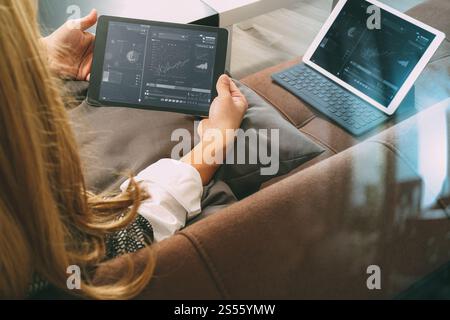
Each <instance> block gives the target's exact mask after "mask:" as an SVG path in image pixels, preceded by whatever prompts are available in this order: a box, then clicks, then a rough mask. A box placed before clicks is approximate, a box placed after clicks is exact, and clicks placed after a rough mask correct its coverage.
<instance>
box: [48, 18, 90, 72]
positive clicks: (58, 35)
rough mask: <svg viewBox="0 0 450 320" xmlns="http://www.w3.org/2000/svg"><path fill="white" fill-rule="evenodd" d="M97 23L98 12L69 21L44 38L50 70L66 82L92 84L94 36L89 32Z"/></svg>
mask: <svg viewBox="0 0 450 320" xmlns="http://www.w3.org/2000/svg"><path fill="white" fill-rule="evenodd" d="M96 23H97V11H96V10H95V9H94V10H92V11H91V13H90V14H89V15H87V16H86V17H84V18H81V19H77V20H69V21H67V22H66V23H65V24H64V25H62V26H61V27H60V28H59V29H58V30H56V31H55V32H53V33H52V34H51V35H50V36H48V37H46V38H43V39H42V40H43V43H44V45H45V48H46V51H47V57H48V60H49V63H50V68H51V69H52V71H53V72H55V73H56V74H57V75H58V76H59V77H61V78H64V79H75V80H89V78H90V74H91V67H92V58H93V47H94V40H95V36H94V35H93V34H91V33H89V32H86V30H87V29H89V28H90V27H92V26H94V25H95V24H96Z"/></svg>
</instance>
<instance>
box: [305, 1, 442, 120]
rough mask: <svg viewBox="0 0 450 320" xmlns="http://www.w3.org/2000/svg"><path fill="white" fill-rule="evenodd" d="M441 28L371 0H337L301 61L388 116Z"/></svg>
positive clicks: (431, 51) (424, 61)
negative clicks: (433, 26) (435, 27)
mask: <svg viewBox="0 0 450 320" xmlns="http://www.w3.org/2000/svg"><path fill="white" fill-rule="evenodd" d="M444 39H445V35H444V33H442V32H440V31H438V30H436V29H434V28H432V27H430V26H428V25H426V24H424V23H422V22H420V21H417V20H415V19H413V18H411V17H409V16H407V15H405V14H403V13H401V12H399V11H396V10H394V9H392V8H390V7H388V6H386V5H384V4H383V3H381V2H379V1H376V0H340V1H339V3H338V4H337V5H336V7H335V9H334V10H333V12H332V14H331V16H330V17H329V19H328V20H327V21H326V23H325V25H324V26H323V28H322V30H321V31H320V33H319V34H318V36H317V37H316V39H315V40H314V42H313V44H312V45H311V47H310V48H309V49H308V51H307V53H306V54H305V56H304V57H303V61H304V63H305V64H307V65H308V66H310V67H311V68H313V69H315V70H316V71H318V72H320V73H321V74H323V75H325V76H326V77H328V78H329V79H331V80H333V81H334V82H336V83H337V84H339V85H341V86H342V87H344V88H346V89H347V90H349V91H350V92H352V93H353V94H355V95H357V96H358V97H360V98H362V99H364V100H365V101H367V102H368V103H370V104H371V105H373V106H374V107H376V108H377V109H379V110H381V111H383V112H384V113H386V114H389V115H392V114H393V113H394V112H395V111H396V110H397V108H398V107H399V106H400V104H401V102H402V101H403V99H404V98H405V96H406V95H407V94H408V92H409V91H410V89H411V88H412V86H413V85H414V82H415V81H416V80H417V78H418V77H419V75H420V74H421V72H422V71H423V69H424V68H425V66H426V65H427V63H428V62H429V61H430V59H431V57H432V56H433V54H434V53H435V52H436V50H437V49H438V47H439V45H440V44H441V43H442V41H443V40H444Z"/></svg>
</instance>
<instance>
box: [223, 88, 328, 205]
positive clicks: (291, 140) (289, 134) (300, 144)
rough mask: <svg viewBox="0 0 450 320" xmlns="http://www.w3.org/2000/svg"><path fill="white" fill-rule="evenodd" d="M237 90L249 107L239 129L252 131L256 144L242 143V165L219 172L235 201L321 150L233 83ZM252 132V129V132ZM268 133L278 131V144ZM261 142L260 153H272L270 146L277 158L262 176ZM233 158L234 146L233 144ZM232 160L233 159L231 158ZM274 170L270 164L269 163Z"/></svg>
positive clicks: (262, 102)
mask: <svg viewBox="0 0 450 320" xmlns="http://www.w3.org/2000/svg"><path fill="white" fill-rule="evenodd" d="M237 84H238V87H239V89H240V90H241V91H242V93H244V95H245V96H246V97H247V100H248V102H249V105H250V108H249V110H248V112H247V114H246V115H245V117H244V120H243V122H242V125H241V128H242V129H243V130H244V131H247V132H249V131H252V132H254V133H255V137H256V136H257V138H258V141H256V140H255V142H256V143H247V144H246V146H245V147H246V150H245V152H246V155H247V156H248V157H247V163H246V164H231V165H230V164H225V165H223V166H222V168H221V169H220V170H219V172H218V174H217V179H219V180H223V181H225V182H226V183H227V184H228V185H229V186H230V188H231V189H232V190H233V192H234V194H235V195H236V196H237V197H238V199H242V198H244V197H246V196H249V195H251V194H253V193H255V192H256V191H258V190H259V189H260V187H261V185H262V184H263V183H264V182H266V181H269V180H272V179H273V178H275V177H278V176H282V175H285V174H287V173H289V172H291V171H292V170H293V169H295V168H297V167H299V166H300V165H302V164H304V163H306V162H308V161H309V160H311V159H313V158H315V157H317V156H318V155H319V154H321V153H323V152H324V151H325V150H324V149H323V148H322V147H321V146H320V145H318V144H317V143H315V142H314V141H312V140H311V139H310V138H308V137H307V136H306V135H304V134H303V133H301V132H299V131H298V130H297V129H296V128H295V127H294V126H293V125H292V124H291V123H290V122H288V121H286V120H285V119H283V117H282V116H281V115H280V114H279V113H278V112H277V111H276V110H275V109H274V108H273V107H272V106H271V105H270V104H268V103H267V102H266V101H265V100H264V99H262V98H261V97H260V96H259V95H258V94H256V93H255V92H254V91H253V90H251V89H250V88H248V87H247V86H245V85H244V84H242V83H239V82H238V83H237ZM255 129H256V130H255ZM258 129H268V130H269V131H267V132H266V131H262V132H258V131H257V130H258ZM270 130H276V131H277V132H279V135H278V138H279V139H278V141H277V140H272V135H271V132H270ZM261 142H263V143H264V145H265V146H266V147H267V149H266V150H265V151H264V152H266V151H268V152H269V154H270V153H271V152H272V147H275V149H279V150H278V155H277V154H274V155H271V157H272V158H273V160H274V161H276V162H277V163H278V162H279V164H278V165H277V167H278V168H277V170H276V171H274V173H271V174H268V175H264V174H262V172H261V169H262V168H265V167H268V166H267V165H264V164H263V163H262V162H261V159H260V158H259V157H258V155H259V153H260V151H261V148H260V147H261V145H260V144H261ZM235 150H236V151H235V155H236V152H237V146H236V145H235ZM252 156H253V157H255V158H256V159H258V161H257V163H254V164H249V163H248V160H249V159H250V158H251V157H252ZM234 160H236V157H235V159H234ZM271 165H272V166H273V168H274V169H275V165H274V163H271Z"/></svg>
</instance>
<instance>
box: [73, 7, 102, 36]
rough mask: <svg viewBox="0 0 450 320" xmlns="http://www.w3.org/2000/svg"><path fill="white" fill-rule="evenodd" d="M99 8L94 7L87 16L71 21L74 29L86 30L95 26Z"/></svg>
mask: <svg viewBox="0 0 450 320" xmlns="http://www.w3.org/2000/svg"><path fill="white" fill-rule="evenodd" d="M97 18H98V14H97V10H96V9H93V10H92V11H91V12H90V13H89V14H88V15H87V16H85V17H83V18H80V19H75V20H72V21H71V22H70V25H71V27H73V29H80V30H81V31H86V30H87V29H89V28H90V27H92V26H94V25H95V24H96V23H97Z"/></svg>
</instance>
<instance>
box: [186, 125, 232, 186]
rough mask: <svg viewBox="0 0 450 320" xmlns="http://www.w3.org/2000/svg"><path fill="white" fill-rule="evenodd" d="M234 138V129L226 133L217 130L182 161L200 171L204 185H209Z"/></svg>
mask: <svg viewBox="0 0 450 320" xmlns="http://www.w3.org/2000/svg"><path fill="white" fill-rule="evenodd" d="M234 138H235V134H234V131H233V130H230V131H229V132H226V133H225V132H220V131H215V132H214V133H213V134H212V135H211V136H209V138H208V137H207V138H204V139H202V141H201V142H200V143H199V144H198V145H197V146H196V147H195V148H194V149H193V150H192V151H191V152H190V153H188V154H187V155H186V156H185V157H183V159H181V161H182V162H184V163H186V164H189V165H191V166H192V167H194V168H195V169H196V170H197V171H198V172H199V173H200V176H201V179H202V183H203V185H207V184H208V183H209V182H210V181H211V180H212V179H213V177H214V175H215V174H216V172H217V170H218V169H219V168H220V166H221V165H222V164H223V162H224V159H225V157H226V153H227V150H228V148H229V147H230V146H232V145H233V143H234V140H235V139H234Z"/></svg>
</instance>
